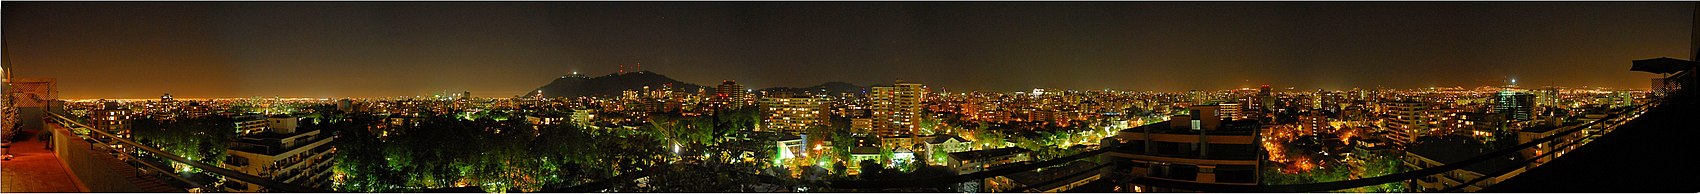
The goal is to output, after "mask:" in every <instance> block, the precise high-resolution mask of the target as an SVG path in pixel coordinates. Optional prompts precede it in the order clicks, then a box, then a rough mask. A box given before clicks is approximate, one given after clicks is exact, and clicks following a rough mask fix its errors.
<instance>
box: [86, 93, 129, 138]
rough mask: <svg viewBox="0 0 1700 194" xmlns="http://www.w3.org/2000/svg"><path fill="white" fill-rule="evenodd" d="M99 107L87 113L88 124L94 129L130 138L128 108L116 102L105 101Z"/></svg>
mask: <svg viewBox="0 0 1700 194" xmlns="http://www.w3.org/2000/svg"><path fill="white" fill-rule="evenodd" d="M102 104H104V105H103V106H102V107H101V109H98V110H94V111H93V114H90V115H89V121H91V122H89V124H92V125H93V126H92V127H94V128H95V129H98V130H102V131H106V132H110V133H113V134H115V135H118V136H119V137H123V138H130V113H131V112H130V109H128V108H124V107H120V106H118V103H117V102H111V101H107V102H105V103H102Z"/></svg>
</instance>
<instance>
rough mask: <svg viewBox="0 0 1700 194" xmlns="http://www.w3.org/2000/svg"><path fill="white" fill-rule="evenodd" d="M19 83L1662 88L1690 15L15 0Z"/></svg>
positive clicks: (1334, 8) (180, 92) (321, 93)
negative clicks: (587, 79) (1661, 72)
mask: <svg viewBox="0 0 1700 194" xmlns="http://www.w3.org/2000/svg"><path fill="white" fill-rule="evenodd" d="M4 7H5V8H4V14H5V15H4V20H5V21H4V37H5V41H6V42H7V48H6V49H7V50H9V51H10V52H11V56H10V57H13V58H11V59H9V60H11V62H12V63H14V66H15V68H16V70H17V71H16V73H15V74H14V75H16V76H18V77H53V78H58V79H59V90H60V91H61V95H60V97H61V98H154V97H158V96H159V95H160V94H161V93H166V92H171V93H172V94H173V95H174V96H179V97H251V96H268V97H269V96H284V97H331V98H334V97H378V96H400V95H428V94H431V93H436V92H441V91H471V92H473V95H475V96H497V97H505V96H511V95H516V94H520V93H523V92H525V91H528V90H530V89H533V88H536V87H538V86H541V85H543V84H546V83H548V82H549V81H550V80H551V79H554V78H556V77H558V76H560V75H563V74H568V73H570V72H573V71H579V72H582V73H585V74H591V75H603V74H608V73H612V72H614V71H616V69H617V65H619V64H628V65H629V64H636V63H642V64H643V69H644V70H651V71H655V72H658V73H661V74H665V75H668V76H671V77H673V78H675V79H679V80H681V81H686V82H693V83H698V84H704V85H710V84H715V83H718V82H719V81H720V80H724V79H733V80H737V81H738V82H740V83H744V84H745V85H748V86H751V87H756V88H762V87H774V86H809V85H815V84H820V83H822V82H827V81H845V82H851V83H856V84H860V85H867V84H874V83H889V82H891V81H893V80H896V79H902V80H906V81H915V82H920V83H924V84H927V85H928V86H931V87H933V88H934V90H938V89H940V88H943V89H949V90H951V91H961V90H981V91H1019V90H1027V89H1031V88H1035V87H1047V88H1063V89H1119V90H1155V91H1185V90H1188V89H1200V90H1217V89H1230V88H1239V87H1255V86H1256V85H1260V84H1270V85H1274V86H1277V87H1299V88H1310V89H1314V88H1325V89H1350V88H1352V87H1361V88H1374V87H1376V86H1385V87H1395V88H1414V87H1429V86H1465V87H1476V86H1483V85H1499V84H1501V83H1503V82H1504V80H1506V79H1509V78H1516V79H1518V80H1519V81H1520V83H1524V85H1549V84H1551V85H1559V86H1573V87H1574V86H1606V87H1615V88H1648V83H1649V81H1648V79H1649V78H1653V77H1656V75H1653V74H1648V73H1641V72H1631V71H1628V68H1629V61H1630V60H1634V59H1644V58H1655V57H1667V56H1668V57H1674V58H1688V57H1689V56H1690V54H1687V53H1689V52H1690V50H1689V37H1690V35H1689V33H1690V32H1689V29H1690V26H1691V24H1693V23H1694V22H1693V21H1692V19H1693V18H1694V17H1693V15H1692V14H1693V10H1694V8H1695V6H1694V4H1693V3H1687V2H1651V3H1642V2H1593V3H1548V2H1539V3H1533V2H1531V3H1412V2H1371V3H1363V2H1360V3H1327V2H1311V3H1281V2H1258V3H1178V2H1118V3H1083V2H1071V3H1021V2H1005V3H970V2H934V3H826V2H815V3H707V2H666V3H659V2H652V3H611V2H591V3H563V2H527V3H451V2H434V3H400V2H392V3H342V2H290V3H278V2H245V3H192V2H191V3H183V2H177V3H126V2H120V3H100V2H77V3H44V2H5V3H4Z"/></svg>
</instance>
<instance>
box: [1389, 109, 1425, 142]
mask: <svg viewBox="0 0 1700 194" xmlns="http://www.w3.org/2000/svg"><path fill="white" fill-rule="evenodd" d="M1386 106H1387V109H1388V111H1389V112H1390V114H1392V115H1393V118H1389V120H1387V121H1386V127H1387V130H1388V131H1390V133H1388V134H1390V135H1392V137H1388V139H1389V140H1393V142H1392V143H1394V144H1396V145H1409V143H1411V142H1414V141H1416V139H1417V137H1420V136H1422V135H1423V134H1426V133H1427V132H1428V130H1429V127H1428V123H1427V119H1428V117H1429V115H1428V106H1426V105H1424V104H1423V103H1422V102H1420V101H1409V100H1407V101H1395V102H1388V103H1387V105H1386Z"/></svg>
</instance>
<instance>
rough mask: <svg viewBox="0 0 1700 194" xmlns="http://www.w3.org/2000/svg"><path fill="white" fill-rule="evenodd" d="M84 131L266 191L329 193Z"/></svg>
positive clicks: (69, 124)
mask: <svg viewBox="0 0 1700 194" xmlns="http://www.w3.org/2000/svg"><path fill="white" fill-rule="evenodd" d="M49 114H50V115H51V116H52V119H53V120H54V121H56V122H59V123H60V124H63V125H66V127H71V128H84V129H93V127H89V125H88V124H84V123H82V122H79V121H77V120H74V119H71V118H68V117H65V116H64V115H59V114H57V113H49ZM86 131H87V132H88V134H87V135H88V138H89V139H91V140H110V141H111V142H106V141H102V143H105V144H116V145H123V146H124V147H127V148H134V149H137V150H140V151H143V152H147V153H148V154H151V155H153V156H156V157H159V158H164V159H166V160H170V161H173V162H177V163H183V164H185V165H189V166H192V167H195V168H200V169H202V170H204V171H206V172H211V173H213V174H218V175H220V176H224V177H225V178H231V179H236V180H239V181H242V182H248V183H253V184H257V185H260V186H265V187H266V188H267V189H270V190H272V191H281V192H298V193H322V192H330V191H329V190H324V189H317V188H312V187H306V186H300V185H293V184H287V183H282V182H277V181H273V180H270V179H267V178H261V177H258V176H254V175H249V174H245V173H242V172H237V171H234V170H230V169H224V168H219V167H218V166H214V165H209V164H206V163H201V162H198V161H194V160H189V159H185V158H183V157H181V156H177V155H174V154H171V153H170V152H165V151H162V150H159V148H154V147H151V146H147V145H145V144H140V143H136V142H135V141H133V140H130V139H125V138H122V137H120V136H117V135H113V134H112V133H108V132H106V131H102V130H86ZM119 155H124V156H126V157H132V156H130V155H129V153H121V154H119ZM147 166H148V167H150V168H153V169H155V170H163V169H164V168H163V167H159V166H155V165H147ZM164 172H171V171H170V170H164ZM161 174H166V175H167V176H170V177H172V178H173V179H178V180H181V181H184V182H187V183H190V184H196V183H195V182H192V181H189V179H188V178H187V177H180V176H179V175H177V174H176V173H161ZM195 186H197V187H204V186H205V185H199V184H197V185H195Z"/></svg>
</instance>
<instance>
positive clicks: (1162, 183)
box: [1117, 101, 1658, 192]
mask: <svg viewBox="0 0 1700 194" xmlns="http://www.w3.org/2000/svg"><path fill="white" fill-rule="evenodd" d="M1656 104H1658V103H1657V102H1656V101H1655V102H1650V103H1647V104H1642V105H1640V106H1637V108H1634V109H1630V110H1628V111H1624V112H1619V113H1615V114H1612V115H1610V116H1607V117H1605V118H1601V119H1600V120H1594V121H1591V122H1588V123H1586V124H1582V125H1580V126H1578V127H1576V128H1574V129H1570V130H1566V131H1563V132H1560V133H1556V134H1553V135H1549V136H1546V137H1542V138H1538V139H1535V140H1531V141H1529V142H1527V143H1523V144H1518V145H1515V146H1511V147H1508V148H1506V149H1500V150H1497V151H1493V152H1489V153H1486V154H1482V155H1478V156H1475V157H1471V158H1469V159H1465V160H1463V161H1459V162H1454V163H1450V164H1444V165H1440V166H1435V167H1430V168H1423V169H1417V170H1414V171H1407V172H1403V173H1396V174H1390V175H1384V176H1378V177H1370V178H1362V179H1353V180H1345V181H1335V182H1322V183H1307V184H1291V185H1236V184H1219V183H1198V182H1188V181H1177V180H1167V179H1155V178H1144V177H1129V178H1124V179H1122V180H1120V181H1118V182H1117V184H1125V183H1130V182H1131V183H1138V184H1143V185H1150V186H1155V187H1165V188H1178V189H1186V190H1193V191H1205V192H1322V191H1336V190H1343V189H1352V188H1359V187H1365V186H1373V185H1380V184H1387V183H1394V182H1403V181H1406V180H1411V179H1417V178H1423V177H1428V176H1433V175H1438V174H1441V173H1446V172H1451V171H1453V170H1459V169H1463V168H1465V167H1469V166H1471V165H1475V164H1477V163H1481V162H1486V161H1489V160H1493V159H1498V158H1502V157H1506V156H1508V155H1510V154H1516V153H1518V152H1519V151H1522V150H1524V149H1528V148H1533V147H1535V146H1537V145H1541V144H1544V143H1549V142H1552V141H1554V140H1557V139H1559V138H1562V137H1565V136H1569V135H1571V134H1574V133H1577V132H1581V131H1584V130H1586V129H1588V128H1589V127H1592V126H1594V125H1596V124H1600V123H1601V122H1602V121H1610V120H1615V119H1617V118H1618V117H1621V116H1623V115H1624V114H1626V113H1635V112H1640V111H1643V110H1646V108H1648V107H1651V106H1654V105H1656ZM1582 139H1585V138H1577V139H1576V140H1574V141H1573V142H1570V143H1571V144H1574V143H1576V142H1580V141H1582ZM1549 154H1550V152H1549ZM1536 158H1539V157H1536ZM1532 161H1534V160H1524V161H1522V162H1521V163H1519V164H1527V163H1528V162H1532ZM1517 167H1518V168H1522V167H1524V166H1523V165H1518V166H1517ZM1513 170H1516V169H1510V170H1505V173H1509V172H1510V171H1513ZM1503 174H1504V173H1498V172H1496V173H1495V176H1483V177H1478V178H1477V179H1476V180H1472V181H1469V182H1470V183H1469V184H1463V185H1459V187H1456V188H1447V191H1448V192H1451V191H1455V190H1456V189H1461V188H1463V187H1467V186H1469V185H1471V184H1474V183H1476V182H1480V181H1482V180H1485V179H1489V178H1494V177H1497V176H1498V175H1503Z"/></svg>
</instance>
